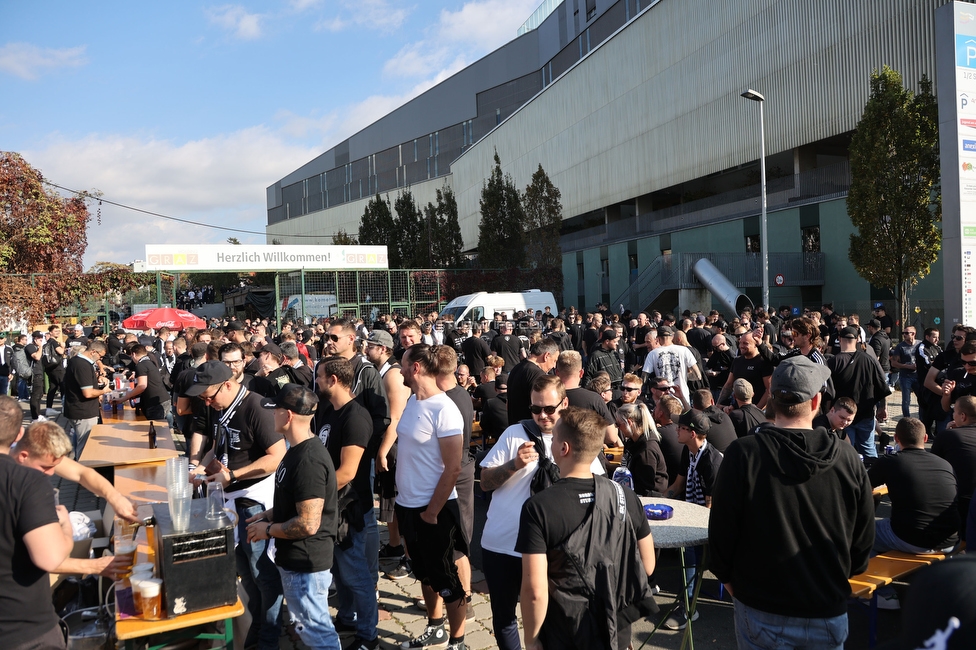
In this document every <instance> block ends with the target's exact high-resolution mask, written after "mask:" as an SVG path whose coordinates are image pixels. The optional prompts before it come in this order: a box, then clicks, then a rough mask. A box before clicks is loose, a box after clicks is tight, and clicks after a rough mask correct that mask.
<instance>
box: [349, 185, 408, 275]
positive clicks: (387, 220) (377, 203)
mask: <svg viewBox="0 0 976 650" xmlns="http://www.w3.org/2000/svg"><path fill="white" fill-rule="evenodd" d="M398 239H399V237H398V235H397V231H396V221H394V219H393V212H392V211H391V210H390V197H389V196H387V197H386V200H385V201H384V200H383V199H381V198H380V195H379V194H377V195H376V196H375V197H374V198H372V199H371V200H370V201H369V203H367V204H366V209H365V210H364V211H363V218H362V219H361V220H360V222H359V243H360V244H363V245H371V246H386V255H387V258H388V259H389V265H390V268H391V269H398V268H401V264H400V249H399V245H398V244H397V240H398Z"/></svg>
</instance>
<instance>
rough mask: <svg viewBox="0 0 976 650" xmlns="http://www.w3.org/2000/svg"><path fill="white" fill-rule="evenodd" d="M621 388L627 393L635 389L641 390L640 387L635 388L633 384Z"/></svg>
mask: <svg viewBox="0 0 976 650" xmlns="http://www.w3.org/2000/svg"><path fill="white" fill-rule="evenodd" d="M620 390H622V391H623V392H625V393H633V392H634V391H639V390H640V388H634V387H633V386H621V387H620Z"/></svg>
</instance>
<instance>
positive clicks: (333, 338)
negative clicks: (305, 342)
mask: <svg viewBox="0 0 976 650" xmlns="http://www.w3.org/2000/svg"><path fill="white" fill-rule="evenodd" d="M325 338H327V339H329V340H330V341H332V342H333V343H336V342H338V341H339V339H341V338H342V337H341V336H340V335H338V334H326V335H325Z"/></svg>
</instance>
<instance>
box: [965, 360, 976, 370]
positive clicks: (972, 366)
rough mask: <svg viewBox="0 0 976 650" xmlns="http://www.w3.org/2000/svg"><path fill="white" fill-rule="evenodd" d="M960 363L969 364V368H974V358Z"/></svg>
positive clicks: (975, 364) (975, 366)
mask: <svg viewBox="0 0 976 650" xmlns="http://www.w3.org/2000/svg"><path fill="white" fill-rule="evenodd" d="M962 364H963V365H964V366H969V367H970V368H976V359H973V360H972V361H963V362H962Z"/></svg>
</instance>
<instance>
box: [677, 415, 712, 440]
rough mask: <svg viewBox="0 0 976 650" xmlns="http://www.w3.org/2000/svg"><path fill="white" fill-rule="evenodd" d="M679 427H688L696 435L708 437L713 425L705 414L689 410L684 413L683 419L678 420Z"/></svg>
mask: <svg viewBox="0 0 976 650" xmlns="http://www.w3.org/2000/svg"><path fill="white" fill-rule="evenodd" d="M678 426H679V427H688V428H689V429H691V430H692V431H694V432H695V433H699V434H701V435H706V434H707V433H708V429H709V428H710V427H711V423H710V422H709V421H708V418H707V417H705V415H704V414H703V413H699V412H698V411H693V410H691V409H689V410H687V411H685V412H684V413H682V414H681V417H679V418H678Z"/></svg>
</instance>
